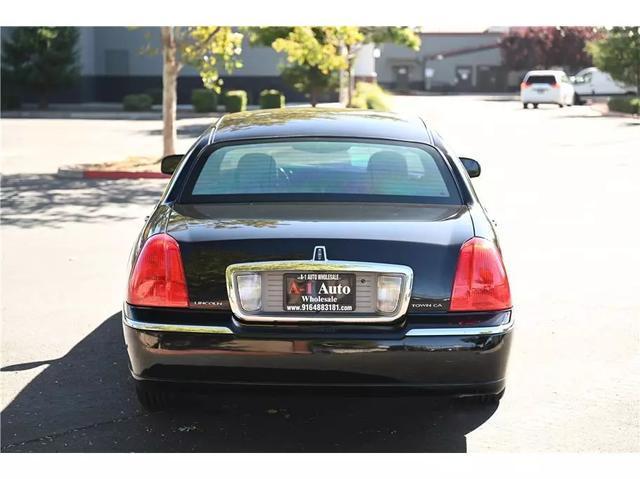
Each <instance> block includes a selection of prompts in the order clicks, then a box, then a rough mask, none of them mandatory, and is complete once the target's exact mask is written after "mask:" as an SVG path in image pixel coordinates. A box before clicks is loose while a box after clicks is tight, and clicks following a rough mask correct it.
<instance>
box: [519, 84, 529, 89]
mask: <svg viewBox="0 0 640 479" xmlns="http://www.w3.org/2000/svg"><path fill="white" fill-rule="evenodd" d="M526 88H529V85H527V83H526V82H522V83H520V89H521V90H524V89H526Z"/></svg>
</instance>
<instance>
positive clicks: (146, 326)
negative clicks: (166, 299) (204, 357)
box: [122, 315, 233, 334]
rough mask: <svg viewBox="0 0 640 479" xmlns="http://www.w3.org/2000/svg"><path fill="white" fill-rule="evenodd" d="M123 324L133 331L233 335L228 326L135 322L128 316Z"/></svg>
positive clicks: (123, 319)
mask: <svg viewBox="0 0 640 479" xmlns="http://www.w3.org/2000/svg"><path fill="white" fill-rule="evenodd" d="M122 322H123V323H124V324H125V325H127V326H129V327H130V328H133V329H141V330H143V331H162V332H173V333H206V334H233V331H231V329H229V328H227V327H226V326H200V325H197V324H157V323H143V322H141V321H134V320H133V319H129V318H127V317H126V316H124V315H123V316H122Z"/></svg>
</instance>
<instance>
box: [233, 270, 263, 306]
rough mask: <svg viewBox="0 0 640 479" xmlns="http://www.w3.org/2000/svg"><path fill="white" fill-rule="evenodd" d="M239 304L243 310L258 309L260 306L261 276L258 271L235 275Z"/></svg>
mask: <svg viewBox="0 0 640 479" xmlns="http://www.w3.org/2000/svg"><path fill="white" fill-rule="evenodd" d="M236 284H237V285H238V298H239V299H240V306H242V309H244V310H245V311H258V310H259V309H260V308H261V307H262V277H261V276H260V274H259V273H247V274H239V275H237V276H236Z"/></svg>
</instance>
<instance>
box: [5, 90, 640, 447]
mask: <svg viewBox="0 0 640 479" xmlns="http://www.w3.org/2000/svg"><path fill="white" fill-rule="evenodd" d="M395 101H396V109H398V110H400V111H404V112H412V113H419V114H421V115H423V116H424V118H425V119H426V121H428V122H430V123H432V124H433V125H434V126H435V127H436V129H437V130H439V131H440V133H441V134H442V135H443V136H444V137H445V138H446V139H447V140H449V141H450V142H451V143H452V145H453V146H454V148H455V150H456V152H457V153H458V154H459V155H462V156H469V157H473V158H476V159H477V160H478V161H480V163H481V165H482V176H481V177H480V178H477V179H474V185H475V187H476V191H477V192H478V194H479V196H480V198H481V200H482V201H483V204H484V206H485V207H486V208H487V210H488V212H489V214H490V216H491V217H492V218H493V219H494V220H495V221H496V222H497V224H498V233H499V235H500V240H501V245H502V249H503V254H504V257H505V262H506V265H507V268H508V271H509V275H510V281H511V285H512V292H513V298H514V314H515V318H516V332H515V339H514V344H513V347H512V352H511V361H510V366H509V376H508V385H507V391H506V394H505V396H504V398H503V400H502V402H501V403H500V405H499V406H498V407H497V408H496V406H470V405H465V404H460V403H459V402H456V401H451V400H448V399H445V398H429V397H422V396H372V395H339V394H322V395H315V394H308V393H304V392H302V393H296V394H293V393H289V392H287V393H278V392H274V391H241V392H238V391H236V392H231V391H229V392H221V393H220V394H219V395H217V396H211V397H208V398H205V397H198V398H191V399H190V400H189V401H188V403H186V404H185V406H184V407H183V408H182V409H181V410H177V411H169V412H162V413H153V414H151V413H146V412H144V411H143V410H141V409H140V407H139V406H138V404H137V401H136V399H135V396H134V393H133V384H132V381H131V380H130V378H129V375H128V371H127V363H126V352H125V348H124V344H123V339H122V331H121V325H120V316H119V309H120V304H121V301H122V298H123V295H124V291H125V283H126V262H127V257H128V254H129V249H130V247H131V245H132V243H133V240H134V238H135V235H136V234H137V232H138V230H139V228H140V227H141V225H142V223H143V221H144V217H145V216H146V215H147V214H148V213H149V211H150V209H151V207H152V206H153V204H154V202H155V201H156V200H157V197H158V195H159V193H160V192H161V191H162V188H163V187H164V182H163V181H159V180H141V181H131V180H121V181H89V180H74V179H61V178H57V177H56V176H55V175H53V174H52V173H53V172H54V171H55V168H56V167H57V166H61V165H64V164H67V163H74V162H75V163H82V162H94V160H95V158H91V159H86V156H88V155H89V156H90V155H91V152H92V150H98V149H99V150H100V152H99V154H96V155H95V156H97V157H99V158H101V159H104V160H105V161H106V160H111V159H112V158H111V156H110V153H109V152H108V148H109V145H110V144H113V148H114V151H116V152H117V154H118V155H124V154H126V153H127V152H129V151H134V150H135V151H134V153H133V154H144V153H145V152H146V150H145V151H137V150H136V149H141V146H140V145H152V144H153V145H155V143H156V142H157V143H158V144H159V143H160V137H159V136H157V133H154V132H157V131H158V129H159V128H160V126H161V125H160V122H154V121H135V120H134V121H126V120H118V121H98V120H78V119H76V120H29V119H20V120H18V119H15V120H2V136H3V166H2V173H3V177H2V192H1V202H2V203H1V204H2V226H1V228H0V234H1V237H0V238H1V242H2V246H1V247H2V271H1V283H2V289H1V294H2V296H1V304H2V339H1V341H2V349H1V354H2V357H1V369H0V371H1V372H0V380H1V386H2V398H1V399H2V405H1V406H2V417H1V426H2V430H1V440H2V444H1V446H2V451H6V452H18V451H38V452H46V451H74V452H80V451H94V452H101V451H105V452H106V451H122V452H124V451H148V452H152V451H185V452H188V451H307V452H315V451H398V452H401V451H407V452H409V451H452V452H463V451H470V452H478V451H522V452H539V451H550V452H551V451H567V452H582V451H592V452H598V451H607V452H626V451H640V395H638V391H640V321H639V319H640V296H639V295H638V289H639V287H640V280H639V279H638V272H639V271H640V248H639V247H638V245H637V239H638V238H639V237H640V226H639V225H638V223H639V221H638V212H637V211H636V210H637V207H636V205H635V202H636V201H635V200H636V196H637V192H638V178H640V155H639V154H638V152H640V122H639V121H638V120H633V119H631V118H624V117H603V116H601V115H600V114H599V113H597V112H595V111H594V110H593V109H591V108H590V107H589V106H575V107H572V108H564V109H559V108H558V107H556V106H541V107H540V108H539V109H537V110H523V109H522V106H521V104H520V103H519V102H517V101H515V100H513V99H511V98H509V97H483V96H439V97H435V96H434V97H397V98H396V100H395ZM205 125H206V120H203V119H193V120H188V119H186V120H181V122H180V124H179V126H180V127H181V132H182V133H181V136H180V138H181V143H180V145H181V146H182V147H186V146H187V145H188V143H189V141H190V138H192V137H194V136H195V135H197V133H198V131H199V130H200V129H201V128H204V126H205ZM79 132H81V134H79ZM30 135H38V138H39V139H40V145H39V146H38V145H37V144H35V143H30V144H28V145H27V144H26V143H28V142H29V141H30V140H29V138H30ZM18 138H21V140H20V141H18ZM63 138H64V141H62V139H63ZM150 139H153V140H154V141H153V142H151V140H150ZM54 143H55V144H57V145H58V146H55V147H54V148H48V146H47V145H49V144H54ZM61 144H64V145H66V147H65V148H64V151H63V148H62V147H61V146H60V145H61ZM150 148H151V146H150ZM147 154H157V152H155V151H150V152H148V153H147ZM83 159H84V161H83ZM114 159H115V158H114ZM8 160H10V161H8ZM5 165H8V166H7V167H5Z"/></svg>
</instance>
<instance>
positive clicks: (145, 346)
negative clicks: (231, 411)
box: [123, 312, 513, 395]
mask: <svg viewBox="0 0 640 479" xmlns="http://www.w3.org/2000/svg"><path fill="white" fill-rule="evenodd" d="M167 326H168V327H169V328H171V329H175V328H180V326H176V325H163V324H150V323H139V322H135V321H133V320H131V319H129V318H127V317H124V323H123V329H124V337H125V342H126V344H127V351H128V354H129V359H130V369H131V373H132V374H133V376H134V377H135V378H136V379H138V380H144V381H165V382H170V383H180V384H183V385H186V384H190V385H196V384H198V385H199V384H211V385H252V386H258V385H259V386H327V387H354V386H357V387H375V388H421V389H427V390H430V391H435V392H442V393H451V394H460V395H467V394H491V393H498V392H500V391H501V390H502V389H504V380H505V374H506V367H507V360H508V356H509V349H510V346H511V336H512V326H513V323H512V320H511V314H510V312H509V314H508V322H505V323H504V324H500V325H493V326H489V327H473V328H467V327H446V328H434V327H426V328H425V327H413V328H410V329H405V330H404V331H402V332H401V333H400V334H398V333H397V332H396V333H394V334H390V333H387V332H384V331H379V332H375V333H373V334H371V333H369V334H363V335H361V336H360V337H359V336H358V335H357V334H355V335H354V334H351V333H349V334H340V333H331V334H321V333H317V334H315V333H311V334H295V333H284V334H278V335H271V336H265V335H261V334H259V333H252V332H246V331H245V332H240V333H238V332H237V331H235V332H234V331H232V330H231V328H226V327H219V328H221V329H219V330H218V331H216V330H208V331H207V330H197V329H195V330H188V329H183V330H178V331H174V330H166V329H167ZM163 328H164V329H165V330H163ZM182 328H189V326H186V327H185V326H182ZM194 328H202V326H194ZM225 329H226V331H225Z"/></svg>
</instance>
